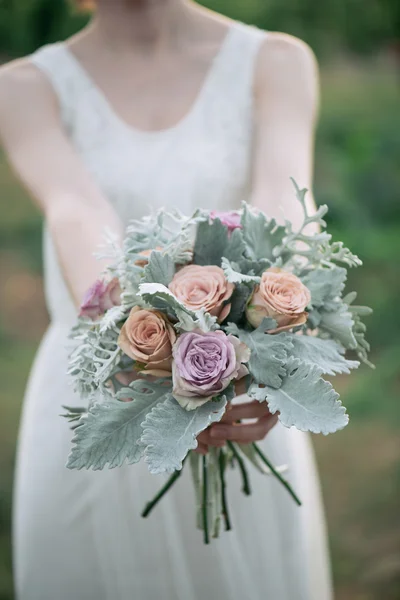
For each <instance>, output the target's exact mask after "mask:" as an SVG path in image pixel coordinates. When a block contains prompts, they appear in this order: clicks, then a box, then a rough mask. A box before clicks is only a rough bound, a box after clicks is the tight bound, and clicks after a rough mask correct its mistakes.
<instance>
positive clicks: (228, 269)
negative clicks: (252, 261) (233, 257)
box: [221, 257, 261, 285]
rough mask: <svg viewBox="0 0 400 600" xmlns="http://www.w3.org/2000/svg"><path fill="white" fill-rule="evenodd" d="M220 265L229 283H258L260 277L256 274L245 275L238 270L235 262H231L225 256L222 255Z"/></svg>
mask: <svg viewBox="0 0 400 600" xmlns="http://www.w3.org/2000/svg"><path fill="white" fill-rule="evenodd" d="M221 267H222V269H223V271H224V273H225V277H226V279H227V280H228V281H229V282H230V283H235V284H238V283H247V284H250V285H253V284H256V283H260V281H261V278H260V277H258V276H256V275H246V274H244V273H241V272H240V267H239V265H238V264H236V263H231V262H230V261H229V260H228V259H227V258H225V257H222V262H221Z"/></svg>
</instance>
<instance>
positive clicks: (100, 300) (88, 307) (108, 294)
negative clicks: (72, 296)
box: [79, 277, 121, 320]
mask: <svg viewBox="0 0 400 600" xmlns="http://www.w3.org/2000/svg"><path fill="white" fill-rule="evenodd" d="M120 304H121V288H120V285H119V281H118V279H117V278H116V277H114V278H113V279H111V281H109V282H108V283H105V282H104V281H103V280H102V279H98V280H97V281H95V283H94V284H93V285H92V286H91V287H90V288H89V289H88V291H87V292H86V294H85V297H84V299H83V302H82V304H81V309H80V313H79V315H80V316H81V317H89V319H93V320H94V319H97V318H98V317H100V316H101V315H103V314H104V313H105V312H106V310H109V309H110V308H112V307H113V306H119V305H120Z"/></svg>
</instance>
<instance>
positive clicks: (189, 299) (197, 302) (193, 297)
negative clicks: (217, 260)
mask: <svg viewBox="0 0 400 600" xmlns="http://www.w3.org/2000/svg"><path fill="white" fill-rule="evenodd" d="M234 288H235V286H234V285H233V283H229V282H228V281H227V280H226V277H225V274H224V272H223V270H222V269H221V268H220V267H216V266H212V265H210V266H205V267H201V266H199V265H188V266H186V267H183V269H181V270H180V271H178V272H177V273H176V274H175V276H174V278H173V280H172V281H171V283H170V284H169V289H170V290H171V292H172V293H173V294H174V295H175V296H176V297H177V298H178V300H180V301H181V302H182V303H183V304H184V305H185V306H186V307H187V308H190V309H191V310H199V309H200V308H204V309H205V310H206V311H207V312H209V313H210V314H212V315H214V316H216V317H218V321H219V322H220V323H222V321H223V320H224V319H226V317H227V316H228V314H229V311H230V309H231V305H230V304H226V302H227V300H229V298H230V297H231V296H232V293H233V290H234Z"/></svg>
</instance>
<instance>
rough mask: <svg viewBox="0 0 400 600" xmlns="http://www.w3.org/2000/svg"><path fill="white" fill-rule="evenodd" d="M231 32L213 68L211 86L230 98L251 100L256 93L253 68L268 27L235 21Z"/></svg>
mask: <svg viewBox="0 0 400 600" xmlns="http://www.w3.org/2000/svg"><path fill="white" fill-rule="evenodd" d="M232 28H233V29H232V32H231V35H230V36H229V38H228V39H227V43H226V44H225V47H224V48H223V52H222V53H221V55H220V56H219V60H218V62H217V63H216V64H215V68H214V69H213V72H212V77H211V78H210V79H211V80H212V81H209V86H208V87H209V89H210V90H211V91H212V93H215V92H219V91H220V92H222V94H223V95H224V97H225V99H228V101H229V102H236V101H243V100H245V99H246V98H247V100H249V101H250V100H251V99H252V96H253V83H254V69H255V63H256V60H257V56H258V53H259V50H260V47H261V45H262V43H263V42H264V41H265V39H266V36H267V35H268V34H267V33H266V32H265V31H262V30H261V29H258V28H257V27H253V26H251V25H245V24H244V23H240V22H235V23H234V24H233V26H232Z"/></svg>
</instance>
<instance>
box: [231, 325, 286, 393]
mask: <svg viewBox="0 0 400 600" xmlns="http://www.w3.org/2000/svg"><path fill="white" fill-rule="evenodd" d="M274 327H276V321H274V320H273V319H264V320H263V322H262V323H261V325H260V326H259V327H257V329H255V330H254V331H251V332H249V331H244V330H243V329H239V327H238V326H237V325H235V324H234V323H229V325H228V327H227V328H226V331H227V332H228V333H232V334H233V335H235V336H236V337H238V338H239V339H240V341H241V342H244V343H245V344H246V345H247V346H248V348H250V351H251V355H250V361H249V363H248V368H249V371H250V373H251V374H252V376H253V377H254V379H255V380H256V381H257V383H263V384H265V385H270V386H272V387H276V388H278V387H280V385H281V384H282V377H284V376H285V375H286V369H285V363H286V361H287V358H288V353H289V352H290V351H291V349H292V348H293V346H292V343H291V341H290V337H289V336H288V335H287V334H286V333H278V334H274V335H271V334H268V333H266V331H268V329H273V328H274Z"/></svg>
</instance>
